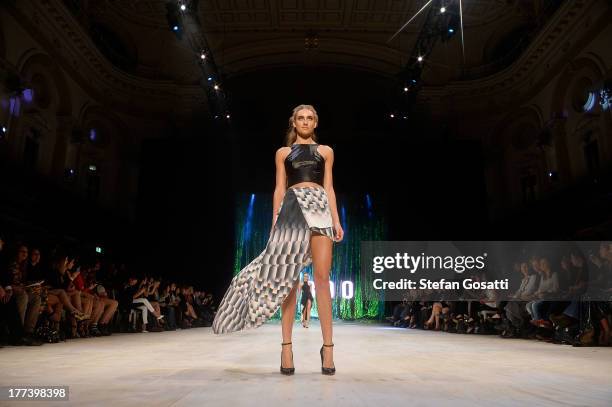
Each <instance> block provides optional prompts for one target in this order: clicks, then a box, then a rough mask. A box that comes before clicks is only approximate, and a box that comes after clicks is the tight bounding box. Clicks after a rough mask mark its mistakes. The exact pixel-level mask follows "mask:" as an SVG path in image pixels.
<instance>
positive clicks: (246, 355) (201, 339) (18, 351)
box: [0, 321, 612, 407]
mask: <svg viewBox="0 0 612 407" xmlns="http://www.w3.org/2000/svg"><path fill="white" fill-rule="evenodd" d="M280 343H281V337H280V326H279V324H278V323H277V322H269V323H267V324H266V325H264V326H262V327H260V328H258V329H255V330H251V331H244V332H237V333H233V334H229V335H221V336H217V335H214V334H213V333H212V330H211V328H197V329H190V330H183V331H176V332H161V333H138V334H114V335H112V336H110V337H100V338H89V339H75V340H70V341H68V342H63V343H60V344H45V345H43V346H41V347H5V348H3V349H0V355H1V358H0V360H1V369H2V374H1V375H0V384H1V385H2V386H9V385H11V386H12V385H22V386H23V385H69V386H70V392H69V394H70V400H69V402H53V403H48V402H45V403H42V404H41V403H40V402H36V401H16V402H12V403H8V404H7V403H6V402H0V404H2V405H16V406H17V405H18V406H28V405H32V406H41V405H43V404H44V405H61V406H66V405H73V404H74V405H79V406H85V405H99V406H102V405H104V406H108V405H111V406H113V407H118V406H132V405H147V406H192V405H207V406H211V405H212V406H220V405H224V406H226V405H230V406H232V407H237V406H253V405H260V406H275V405H281V403H282V405H295V406H301V405H305V406H310V407H312V406H320V405H324V406H379V407H383V406H399V405H402V406H406V405H417V406H445V405H452V406H487V407H488V406H492V405H494V406H525V405H529V406H558V405H565V406H567V405H572V406H578V405H580V406H610V405H611V403H612V348H572V347H571V346H561V345H552V344H547V343H541V342H538V341H527V340H521V339H501V338H498V337H496V336H477V335H457V334H448V333H442V332H432V331H421V330H408V329H403V328H392V327H389V326H387V325H379V324H367V323H347V322H335V324H334V343H335V345H336V346H335V347H334V352H335V356H334V357H335V365H336V369H337V373H336V375H335V376H323V375H321V370H320V358H319V348H320V346H321V343H322V342H321V331H320V328H319V325H318V323H317V321H312V323H311V325H310V328H308V329H305V328H302V326H301V325H300V324H299V323H296V325H295V327H294V335H293V351H294V362H295V368H296V373H295V375H294V376H282V375H281V374H280V373H279V371H278V370H279V364H280V350H281V346H280Z"/></svg>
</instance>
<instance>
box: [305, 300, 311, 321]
mask: <svg viewBox="0 0 612 407" xmlns="http://www.w3.org/2000/svg"><path fill="white" fill-rule="evenodd" d="M311 308H312V301H310V300H307V301H306V317H305V320H306V325H308V323H309V322H310V309H311Z"/></svg>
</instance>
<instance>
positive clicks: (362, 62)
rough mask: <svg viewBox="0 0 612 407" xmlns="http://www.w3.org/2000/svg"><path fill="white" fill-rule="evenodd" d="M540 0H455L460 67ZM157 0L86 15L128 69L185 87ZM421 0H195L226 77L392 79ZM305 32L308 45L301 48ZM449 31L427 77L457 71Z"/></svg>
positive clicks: (481, 56) (181, 62) (193, 77)
mask: <svg viewBox="0 0 612 407" xmlns="http://www.w3.org/2000/svg"><path fill="white" fill-rule="evenodd" d="M544 2H545V0H533V1H527V2H526V1H523V0H463V4H464V18H465V21H464V22H465V27H466V30H465V35H466V37H465V40H466V49H467V53H466V66H468V67H478V66H481V65H484V64H487V63H490V62H491V61H489V60H487V55H489V54H490V53H491V52H490V49H491V48H492V47H493V48H494V47H495V45H496V44H495V42H496V41H498V40H501V39H502V38H503V37H504V36H505V35H507V34H508V33H511V32H513V31H515V30H516V29H517V28H520V27H523V26H525V25H526V24H527V23H529V22H530V21H533V19H534V18H537V17H538V13H539V12H540V11H539V8H540V7H541V5H542V4H544ZM165 3H166V2H165V1H163V0H158V1H153V0H115V1H113V0H105V1H96V2H91V1H90V2H89V3H88V6H87V7H88V10H87V15H88V16H89V18H91V19H95V20H96V21H98V22H101V23H103V24H105V25H106V26H107V27H108V28H109V29H111V30H113V31H114V32H115V33H116V34H117V36H118V37H120V38H121V39H122V40H123V41H124V42H125V44H127V45H126V48H128V49H133V50H134V51H133V52H135V53H136V54H137V55H138V67H137V68H136V71H135V72H134V73H135V74H137V75H141V76H143V77H148V78H151V79H155V78H163V79H173V80H176V81H177V82H179V83H185V84H191V83H196V82H197V81H198V80H199V79H200V76H201V74H200V72H199V70H198V68H197V66H196V64H195V63H194V58H193V54H192V51H191V49H190V48H189V47H188V45H187V44H186V42H185V41H184V40H183V41H182V42H181V41H178V40H177V39H176V38H175V36H174V34H173V33H172V32H170V30H169V29H168V24H167V21H166V7H165ZM423 4H425V1H424V0H200V1H199V13H200V16H199V17H200V21H201V22H202V25H203V29H204V31H205V33H206V37H207V40H208V42H209V44H210V46H211V48H212V51H213V54H214V56H215V59H216V62H217V65H218V66H219V68H220V70H221V71H222V72H223V73H225V74H226V75H228V76H232V75H236V74H240V73H243V72H248V71H253V70H262V69H266V68H267V67H278V66H296V65H304V64H307V65H315V66H316V65H321V66H337V67H349V68H351V69H357V70H365V71H370V72H374V73H376V74H380V75H383V76H393V75H395V73H396V72H398V71H399V70H400V69H401V67H402V66H403V65H404V64H405V63H406V57H407V55H408V54H410V51H411V50H412V47H413V45H414V42H415V41H416V37H417V34H418V32H419V30H420V27H421V25H422V22H423V18H424V14H423V15H422V16H420V17H419V18H417V19H416V20H415V21H414V22H413V23H412V24H411V25H410V26H408V27H407V28H406V29H405V30H404V31H403V33H402V34H401V35H400V36H398V37H397V38H396V39H395V40H394V41H392V42H391V43H388V42H387V41H388V39H389V38H390V36H391V35H392V34H393V33H394V32H395V31H396V30H397V29H398V28H399V27H401V25H402V24H403V23H404V22H405V21H407V20H408V19H409V18H410V17H411V16H412V15H413V14H414V13H415V12H416V11H417V10H418V9H419V8H421V7H422V6H423ZM309 32H310V35H311V36H315V37H316V38H317V40H318V46H317V47H316V48H314V49H310V50H306V49H305V47H304V43H305V35H306V34H307V33H309ZM460 55H461V51H460V43H459V40H458V39H457V38H455V39H454V40H453V41H451V42H449V43H447V44H442V45H438V46H437V47H436V49H435V52H434V53H433V54H432V55H431V57H430V62H431V63H430V69H429V71H428V72H427V75H428V80H429V81H430V82H432V83H438V84H441V83H444V82H446V81H448V80H452V79H455V78H457V76H458V75H459V74H460V73H461V70H462V69H461V68H462V67H461V66H460V61H461V56H460Z"/></svg>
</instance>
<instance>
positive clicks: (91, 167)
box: [89, 165, 98, 172]
mask: <svg viewBox="0 0 612 407" xmlns="http://www.w3.org/2000/svg"><path fill="white" fill-rule="evenodd" d="M97 170H98V168H97V167H96V166H95V165H90V166H89V171H91V172H96V171H97Z"/></svg>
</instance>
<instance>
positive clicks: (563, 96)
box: [551, 57, 604, 113]
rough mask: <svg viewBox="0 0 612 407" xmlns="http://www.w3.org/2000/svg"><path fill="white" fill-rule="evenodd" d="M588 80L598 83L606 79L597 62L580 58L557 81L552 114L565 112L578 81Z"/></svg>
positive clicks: (552, 102)
mask: <svg viewBox="0 0 612 407" xmlns="http://www.w3.org/2000/svg"><path fill="white" fill-rule="evenodd" d="M581 78H588V79H590V80H591V81H592V82H593V83H597V82H599V81H601V80H602V79H603V78H604V75H603V72H602V71H601V69H600V68H599V65H598V64H597V61H595V60H594V59H592V58H587V57H582V58H578V59H576V60H574V61H572V62H570V63H569V64H568V66H567V67H566V68H565V70H564V71H563V73H562V74H561V75H560V76H559V79H558V80H557V85H556V86H555V90H554V92H553V97H552V100H551V108H552V109H551V111H552V112H556V113H559V112H565V111H566V108H568V107H569V103H568V102H569V100H568V94H569V92H570V90H571V89H572V87H573V86H574V85H575V83H576V81H577V80H580V79H581Z"/></svg>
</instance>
